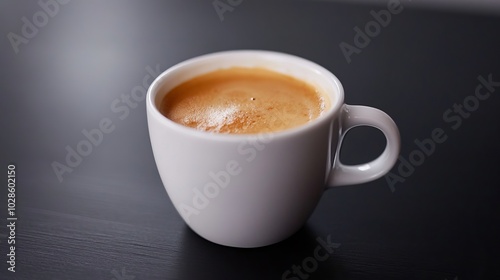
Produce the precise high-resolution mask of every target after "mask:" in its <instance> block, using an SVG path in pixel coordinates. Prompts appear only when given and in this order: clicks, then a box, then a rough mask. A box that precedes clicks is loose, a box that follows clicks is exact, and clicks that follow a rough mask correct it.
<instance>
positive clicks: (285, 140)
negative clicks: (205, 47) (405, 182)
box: [146, 50, 400, 248]
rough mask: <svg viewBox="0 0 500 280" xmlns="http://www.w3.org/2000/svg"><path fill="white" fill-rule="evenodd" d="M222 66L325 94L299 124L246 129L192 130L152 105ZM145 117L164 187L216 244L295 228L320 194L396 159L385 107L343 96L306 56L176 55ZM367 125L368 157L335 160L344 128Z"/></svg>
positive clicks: (256, 242) (267, 240)
mask: <svg viewBox="0 0 500 280" xmlns="http://www.w3.org/2000/svg"><path fill="white" fill-rule="evenodd" d="M231 67H249V68H251V67H258V68H264V69H268V70H271V71H275V72H278V73H282V74H285V75H288V76H291V77H294V78H296V79H299V80H302V81H304V82H306V83H308V84H310V85H312V86H314V87H315V88H317V89H318V90H319V91H321V92H322V93H323V94H325V95H326V96H327V97H328V98H329V101H330V106H329V107H328V108H327V109H325V111H324V112H323V113H322V114H321V115H320V116H318V117H317V118H315V119H313V120H311V121H310V122H307V123H305V124H303V125H300V126H298V127H293V128H290V129H286V130H282V131H271V132H265V133H254V134H221V133H209V132H206V131H199V130H196V129H193V128H191V127H186V126H183V125H181V124H179V123H176V122H174V121H172V120H170V119H168V118H167V117H165V116H164V115H163V114H162V113H161V112H160V110H159V106H160V104H161V102H162V100H163V99H164V97H165V95H166V94H168V93H169V92H170V90H172V89H173V88H175V87H176V86H178V85H179V84H181V83H183V82H186V81H189V80H191V79H193V78H195V77H198V76H200V75H203V74H206V73H210V72H213V71H216V70H219V69H227V68H231ZM146 106H147V119H148V128H149V134H150V139H151V145H152V149H153V154H154V158H155V161H156V165H157V168H158V172H159V174H160V177H161V180H162V182H163V185H164V187H165V189H166V191H167V193H168V196H169V198H170V200H171V201H172V203H173V205H174V207H175V208H176V210H177V211H178V212H179V214H180V216H181V217H182V218H183V220H184V221H185V222H186V223H187V225H188V226H189V227H190V228H191V229H192V230H193V231H194V232H196V233H197V234H198V235H200V236H201V237H203V238H205V239H207V240H209V241H212V242H214V243H217V244H221V245H226V246H231V247H242V248H252V247H261V246H266V245H270V244H273V243H276V242H279V241H282V240H284V239H286V238H287V237H289V236H291V235H292V234H293V233H295V232H297V231H298V230H299V229H300V228H301V227H302V226H303V225H304V224H305V222H306V221H307V219H308V218H309V216H310V215H311V214H312V212H313V211H314V209H315V207H316V205H317V204H318V202H319V200H320V198H321V196H322V194H323V193H324V192H325V191H326V190H328V189H330V188H333V187H336V186H346V185H354V184H361V183H365V182H369V181H373V180H376V179H378V178H380V177H381V176H383V175H385V174H386V173H387V172H388V171H389V170H390V169H391V168H392V166H393V165H394V164H395V162H396V160H397V157H398V154H399V149H400V136H399V131H398V128H397V126H396V124H395V123H394V121H393V120H392V119H391V118H390V117H389V116H388V115H387V114H386V113H384V112H382V111H380V110H378V109H375V108H372V107H366V106H354V105H347V104H345V103H344V90H343V87H342V85H341V83H340V81H339V80H338V79H337V78H336V77H335V76H334V75H333V74H332V73H331V72H330V71H328V70H327V69H325V68H324V67H322V66H320V65H318V64H316V63H313V62H311V61H309V60H306V59H303V58H300V57H297V56H293V55H289V54H284V53H278V52H272V51H260V50H236V51H224V52H218V53H212V54H207V55H202V56H199V57H195V58H192V59H189V60H186V61H184V62H181V63H179V64H177V65H175V66H172V67H171V68H169V69H167V70H166V71H165V72H163V73H162V74H160V75H159V76H158V77H157V78H156V79H155V80H154V81H153V83H152V84H151V86H150V87H149V90H148V93H147V101H146ZM356 126H370V127H374V128H377V129H379V130H380V131H381V132H382V133H383V134H384V136H385V139H386V147H385V149H384V151H383V152H382V153H381V154H380V155H379V156H378V157H377V158H375V159H374V160H372V161H370V162H367V163H363V164H357V165H344V164H342V162H341V161H340V160H339V153H340V148H341V144H342V140H343V138H344V136H345V135H346V133H347V132H348V130H349V129H351V128H353V127H356Z"/></svg>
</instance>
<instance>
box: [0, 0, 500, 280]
mask: <svg viewBox="0 0 500 280" xmlns="http://www.w3.org/2000/svg"><path fill="white" fill-rule="evenodd" d="M58 1H59V2H55V0H45V1H44V0H42V1H40V2H37V1H24V2H23V3H21V1H2V3H1V4H0V15H1V16H0V20H1V25H0V31H1V32H0V33H1V34H2V35H3V39H2V40H0V59H1V60H0V61H1V76H0V86H1V94H0V110H1V111H0V112H1V115H0V124H1V128H2V132H1V138H0V139H1V140H0V141H1V142H0V155H1V158H0V161H1V164H0V168H1V169H2V170H1V172H0V173H1V174H3V175H2V176H4V178H2V179H1V180H0V181H1V182H3V183H2V185H1V186H0V206H1V210H0V221H1V227H0V249H1V250H0V252H1V253H0V263H1V265H0V269H1V270H0V279H2V280H3V279H49V280H62V279H72V280H76V279H102V280H133V279H135V280H143V279H295V280H297V279H436V280H444V279H460V280H462V279H499V277H500V272H499V271H500V268H499V267H500V240H499V239H500V202H499V201H500V200H499V199H500V187H499V183H498V182H499V181H500V172H499V167H500V164H499V159H500V140H499V136H500V122H499V120H500V96H499V94H500V64H499V62H500V15H499V14H498V13H497V11H496V10H494V9H486V10H483V11H478V10H471V11H468V10H457V9H450V10H446V9H445V8H443V9H441V8H440V9H433V8H426V7H424V6H421V5H416V4H415V3H413V2H417V1H413V2H412V1H409V0H408V1H406V0H401V2H400V6H398V4H397V2H394V0H393V1H392V2H391V1H389V2H387V3H392V4H389V5H392V6H390V7H391V9H392V12H389V14H390V16H391V17H390V19H389V18H388V17H387V14H388V13H387V12H385V13H384V12H379V11H381V10H387V9H388V7H387V5H386V4H385V3H383V2H382V4H381V5H368V4H362V3H357V4H348V3H344V2H342V3H339V2H331V1H249V0H239V1H236V0H232V1H229V0H228V1H226V0H220V1H154V0H148V1H118V0H113V1H97V0H92V1H76V0H75V1H63V0H58ZM40 3H41V4H40ZM44 3H48V4H44ZM372 11H373V12H372ZM377 15H378V16H377ZM384 15H385V18H384ZM376 17H379V21H380V22H381V23H382V24H380V23H377V21H376ZM366 28H368V29H366ZM359 30H361V32H362V33H363V34H361V35H360V34H358V33H359ZM357 34H358V35H357ZM232 49H265V50H273V51H280V52H285V53H290V54H294V55H298V56H301V57H304V58H307V59H309V60H312V61H314V62H317V63H319V64H321V65H323V66H324V67H326V68H327V69H329V70H330V71H332V72H333V73H334V74H335V75H336V76H337V77H338V78H339V79H340V80H341V81H342V83H343V86H344V88H345V92H346V103H348V104H362V105H368V106H373V107H377V108H380V109H382V110H383V111H385V112H387V113H388V114H389V115H391V116H392V117H393V118H394V120H395V121H396V123H397V124H398V126H399V129H400V132H401V141H402V148H401V156H400V158H399V160H398V162H397V164H396V166H395V167H394V168H393V169H392V171H391V175H390V176H389V177H387V176H386V177H383V178H380V179H378V180H376V181H373V182H370V183H365V184H362V185H356V186H349V187H339V188H335V189H330V190H327V191H326V192H325V193H324V196H323V197H322V199H321V201H320V203H319V205H318V206H317V208H316V209H315V212H314V213H313V215H312V216H311V217H310V219H309V220H308V222H307V224H306V225H305V226H304V227H303V228H302V229H301V230H300V231H299V232H298V233H296V234H295V235H293V236H292V237H290V238H289V239H287V240H285V241H283V242H280V243H278V244H275V245H271V246H267V247H263V248H257V249H237V248H229V247H224V246H220V245H216V244H213V243H211V242H208V241H206V240H204V239H203V238H201V237H199V236H198V235H197V234H195V233H194V232H193V231H191V230H190V229H189V228H188V226H187V225H186V224H185V223H184V222H183V221H182V219H181V218H180V216H179V215H178V214H177V212H176V211H175V209H174V207H173V205H172V203H171V202H170V200H169V197H168V195H167V193H166V191H165V189H164V187H163V185H162V183H161V180H160V177H159V175H158V171H157V169H156V166H155V162H154V159H153V154H152V150H151V145H150V142H149V135H148V128H147V124H146V112H145V102H144V100H143V98H142V97H141V96H140V94H139V95H137V94H138V93H139V92H140V88H141V87H142V88H144V86H147V85H148V84H149V83H150V82H151V81H150V80H148V78H147V77H152V76H155V75H157V74H158V72H160V71H164V70H166V69H167V68H169V67H170V66H172V65H174V64H176V63H178V62H181V61H183V60H185V59H188V58H191V57H195V56H198V55H201V54H206V53H211V52H216V51H222V50H232ZM345 53H346V54H345ZM144 79H145V81H143V80H144ZM134 89H135V90H134ZM134 91H135V94H136V99H132V98H130V96H131V95H132V93H133V92H134ZM137 96H138V97H137ZM118 107H120V108H121V109H119V110H120V111H118ZM102 120H108V121H110V122H111V123H112V125H113V127H114V130H113V131H112V132H110V133H107V134H104V135H103V139H101V141H98V142H97V144H96V145H92V147H91V148H90V150H89V148H88V147H84V146H82V145H83V144H81V145H80V146H78V144H79V143H81V142H82V141H83V140H85V139H86V136H85V135H84V134H85V132H89V131H92V129H96V128H98V127H99V123H100V122H101V121H102ZM384 145H385V141H384V139H383V136H382V134H381V133H380V132H379V131H377V130H376V129H373V128H355V129H353V130H352V131H351V132H350V133H349V134H348V136H347V137H346V139H345V143H344V145H343V150H342V155H341V158H342V160H343V161H344V162H345V163H350V164H354V163H361V162H365V161H368V160H370V159H372V158H374V157H375V156H376V155H377V154H379V153H380V152H381V151H382V149H383V148H384ZM78 147H80V150H81V151H84V152H85V153H86V154H87V155H85V156H82V158H81V160H79V161H78V160H77V159H75V158H72V159H70V160H72V161H73V163H72V165H73V166H69V165H68V166H67V167H66V169H58V170H59V172H60V178H58V175H57V172H55V171H54V164H55V162H57V163H60V164H61V165H62V164H64V165H67V162H66V160H67V159H66V157H67V154H68V153H69V152H68V151H69V150H71V149H73V150H75V149H77V148H78ZM85 149H87V150H85ZM9 164H12V165H15V171H16V187H15V210H14V212H13V215H10V216H9V212H8V196H7V195H8V194H9V193H11V192H10V190H9V189H8V183H7V180H8V178H7V177H8V175H7V171H8V168H9ZM56 165H57V164H56ZM58 166H59V168H61V167H60V165H58ZM11 167H12V166H11ZM11 206H12V205H11ZM9 217H10V218H17V220H13V219H11V220H8V218H9ZM12 222H14V224H15V230H14V231H10V229H12V227H7V225H10V224H11V223H12ZM9 238H10V239H9ZM14 238H15V242H16V243H15V244H14V245H15V248H14V249H15V272H11V271H9V270H8V269H9V267H11V264H9V263H8V261H9V259H10V258H11V257H10V256H7V255H8V254H11V248H10V247H11V246H12V244H10V242H11V240H13V239H14ZM318 239H322V240H325V241H326V240H329V241H330V242H332V243H336V244H337V248H335V249H334V250H333V251H332V252H329V255H328V258H327V259H326V260H316V259H314V256H315V255H314V251H315V249H316V248H317V247H318V246H320V243H319V242H318ZM11 255H12V254H11Z"/></svg>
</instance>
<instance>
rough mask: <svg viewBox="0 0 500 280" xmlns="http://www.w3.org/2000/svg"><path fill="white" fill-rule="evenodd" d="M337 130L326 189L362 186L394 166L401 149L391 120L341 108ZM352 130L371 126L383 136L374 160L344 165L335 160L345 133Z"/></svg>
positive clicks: (368, 109) (357, 108)
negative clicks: (380, 152) (377, 154)
mask: <svg viewBox="0 0 500 280" xmlns="http://www.w3.org/2000/svg"><path fill="white" fill-rule="evenodd" d="M340 126H341V135H340V140H339V146H338V147H337V151H336V153H335V155H336V156H335V160H334V163H333V167H332V170H331V171H330V174H329V177H328V180H327V187H329V188H331V187H337V186H346V185H354V184H361V183H366V182H369V181H373V180H375V179H378V178H380V177H382V176H384V175H385V174H386V173H387V172H389V170H391V168H392V167H393V166H394V164H395V163H396V160H397V158H398V155H399V150H400V146H401V143H400V141H401V140H400V136H399V130H398V127H397V126H396V124H395V123H394V121H393V120H392V119H391V117H389V116H388V115H387V114H386V113H384V112H382V111H380V110H378V109H375V108H372V107H366V106H354V105H344V107H343V110H342V113H341V117H340ZM356 126H371V127H375V128H377V129H379V130H380V131H382V133H383V134H384V136H385V139H386V146H385V149H384V151H383V152H382V154H381V155H380V156H379V157H378V158H376V159H374V160H372V161H370V162H368V163H364V164H358V165H344V164H342V162H340V158H339V154H340V148H341V147H342V141H343V139H344V136H345V135H346V133H347V131H349V130H350V129H351V128H353V127H356Z"/></svg>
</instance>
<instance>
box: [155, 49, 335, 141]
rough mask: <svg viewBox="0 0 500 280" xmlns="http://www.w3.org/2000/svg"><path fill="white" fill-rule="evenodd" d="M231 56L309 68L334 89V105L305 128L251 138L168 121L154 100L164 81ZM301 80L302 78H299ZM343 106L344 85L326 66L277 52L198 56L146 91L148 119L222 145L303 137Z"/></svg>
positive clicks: (263, 51)
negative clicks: (285, 61)
mask: <svg viewBox="0 0 500 280" xmlns="http://www.w3.org/2000/svg"><path fill="white" fill-rule="evenodd" d="M228 55H241V56H245V55H246V56H248V55H255V56H268V57H269V58H271V57H278V58H282V59H289V60H293V61H295V63H299V64H301V65H302V66H303V67H306V68H310V70H311V71H314V72H315V73H316V74H317V75H321V76H323V78H324V79H326V80H328V81H329V82H330V83H331V84H332V86H333V87H335V89H334V90H333V93H331V92H327V93H326V94H328V95H329V97H330V101H331V105H330V108H328V110H327V111H325V112H324V113H323V114H322V115H320V116H319V117H317V118H315V119H314V120H312V121H310V122H307V123H305V124H303V125H300V126H297V127H292V128H289V129H285V130H280V131H274V132H265V133H252V134H229V133H213V132H206V131H201V130H197V129H195V128H191V127H187V126H184V125H182V124H178V123H176V122H174V121H172V120H170V119H168V118H167V117H165V116H164V115H163V114H162V113H161V112H160V111H159V109H158V108H157V105H156V104H155V98H156V96H157V94H158V90H157V88H159V87H160V86H161V85H162V82H163V80H164V79H165V78H166V77H167V76H169V75H171V74H172V73H174V72H177V71H180V70H182V69H183V68H186V67H188V66H189V65H191V64H193V63H197V62H200V61H206V60H211V59H216V58H218V57H221V56H228ZM234 66H238V64H235V65H234ZM299 79H300V78H299ZM332 95H333V96H334V97H335V98H333V100H332V98H331V96H332ZM343 104H344V89H343V86H342V84H341V83H340V81H339V79H338V78H337V77H336V76H335V75H334V74H333V73H331V72H330V71H329V70H327V69H326V68H324V67H323V66H321V65H319V64H317V63H315V62H312V61H310V60H307V59H305V58H302V57H299V56H295V55H292V54H287V53H282V52H276V51H269V50H250V49H244V50H230V51H220V52H214V53H208V54H204V55H200V56H196V57H193V58H190V59H187V60H184V61H182V62H180V63H177V64H175V65H173V66H171V67H170V68H168V69H167V70H165V71H163V72H162V73H161V74H160V75H158V77H156V79H155V80H154V81H153V82H152V83H151V85H150V86H149V88H148V91H147V97H146V107H147V108H146V109H147V112H148V117H149V115H150V116H151V117H154V118H155V119H156V120H157V121H159V122H160V123H161V124H162V125H164V126H167V127H169V128H171V129H173V130H175V131H178V132H179V133H184V134H189V135H191V136H194V137H199V138H206V139H214V140H223V141H230V142H233V141H242V140H258V139H260V138H261V137H262V135H271V136H272V138H273V139H274V138H277V137H293V136H294V135H297V134H302V133H305V132H307V131H309V130H312V129H315V128H316V127H318V126H321V125H322V124H324V122H331V121H332V120H333V117H334V116H335V114H336V112H338V111H339V110H340V109H341V107H342V105H343Z"/></svg>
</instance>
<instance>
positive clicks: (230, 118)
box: [160, 67, 330, 134]
mask: <svg viewBox="0 0 500 280" xmlns="http://www.w3.org/2000/svg"><path fill="white" fill-rule="evenodd" d="M329 107H330V100H329V98H328V97H327V96H326V95H324V94H322V93H320V92H319V91H318V90H316V89H315V88H314V87H313V86H311V85H309V84H307V83H306V82H304V81H301V80H298V79H296V78H294V77H291V76H287V75H284V74H281V73H278V72H274V71H270V70H267V69H264V68H243V67H233V68H227V69H220V70H216V71H213V72H210V73H208V74H204V75H201V76H198V77H195V78H193V79H191V80H188V81H187V82H184V83H182V84H180V85H178V86H177V87H175V88H173V89H172V90H171V91H169V92H168V93H167V95H166V96H165V97H164V99H163V100H162V102H161V105H160V111H161V113H162V114H163V115H165V116H166V117H167V118H169V119H170V120H172V121H174V122H176V123H179V124H182V125H185V126H188V127H192V128H196V129H198V130H203V131H208V132H215V133H229V134H253V133H265V132H273V131H280V130H285V129H289V128H293V127H296V126H300V125H303V124H305V123H307V122H309V121H311V120H314V119H315V118H317V117H319V116H320V115H321V114H322V113H323V112H324V111H325V110H327V109H328V108H329Z"/></svg>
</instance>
